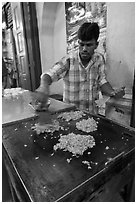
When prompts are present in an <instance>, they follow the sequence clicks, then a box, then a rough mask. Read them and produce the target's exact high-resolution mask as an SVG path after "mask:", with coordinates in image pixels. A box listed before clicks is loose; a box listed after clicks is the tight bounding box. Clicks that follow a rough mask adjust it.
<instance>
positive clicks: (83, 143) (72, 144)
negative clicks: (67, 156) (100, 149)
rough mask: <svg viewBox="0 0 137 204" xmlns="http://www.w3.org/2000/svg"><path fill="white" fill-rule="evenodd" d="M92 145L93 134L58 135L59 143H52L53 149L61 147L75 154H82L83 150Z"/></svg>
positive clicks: (93, 141) (93, 144) (93, 142)
mask: <svg viewBox="0 0 137 204" xmlns="http://www.w3.org/2000/svg"><path fill="white" fill-rule="evenodd" d="M93 146H95V140H94V137H93V136H91V135H80V134H74V133H70V134H68V135H62V136H61V137H60V139H59V143H57V144H56V145H54V150H55V151H56V150H57V149H63V151H69V152H71V153H72V154H73V155H74V156H75V155H83V153H84V151H85V150H87V149H88V148H92V147H93Z"/></svg>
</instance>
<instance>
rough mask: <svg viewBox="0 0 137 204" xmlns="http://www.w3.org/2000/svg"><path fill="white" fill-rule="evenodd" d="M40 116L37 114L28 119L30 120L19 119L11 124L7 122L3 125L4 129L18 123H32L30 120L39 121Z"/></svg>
mask: <svg viewBox="0 0 137 204" xmlns="http://www.w3.org/2000/svg"><path fill="white" fill-rule="evenodd" d="M38 117H39V116H38V115H37V114H36V115H34V116H31V117H28V118H23V119H19V120H15V121H11V122H6V123H3V124H2V127H7V126H10V125H15V124H18V123H21V122H25V121H30V120H33V119H34V120H35V119H37V118H38Z"/></svg>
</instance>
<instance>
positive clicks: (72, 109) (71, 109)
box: [49, 106, 77, 115]
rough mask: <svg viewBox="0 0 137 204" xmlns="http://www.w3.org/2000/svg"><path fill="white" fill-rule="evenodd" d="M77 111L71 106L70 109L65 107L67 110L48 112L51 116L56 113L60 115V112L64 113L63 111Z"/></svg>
mask: <svg viewBox="0 0 137 204" xmlns="http://www.w3.org/2000/svg"><path fill="white" fill-rule="evenodd" d="M75 110H77V108H76V106H72V107H67V108H63V109H60V110H56V111H49V112H50V114H51V115H54V114H57V113H61V112H65V111H75Z"/></svg>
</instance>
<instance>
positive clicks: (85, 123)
mask: <svg viewBox="0 0 137 204" xmlns="http://www.w3.org/2000/svg"><path fill="white" fill-rule="evenodd" d="M76 127H77V129H78V130H82V131H84V132H93V131H95V130H97V122H96V121H95V120H94V119H93V118H88V119H83V120H81V121H79V122H77V123H76Z"/></svg>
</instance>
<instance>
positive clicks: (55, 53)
mask: <svg viewBox="0 0 137 204" xmlns="http://www.w3.org/2000/svg"><path fill="white" fill-rule="evenodd" d="M36 9H37V16H38V26H39V40H40V49H41V62H42V72H46V71H47V70H48V69H49V68H50V67H51V66H52V65H53V64H54V63H55V62H57V61H58V60H59V59H60V58H61V57H63V56H65V55H66V25H65V23H66V22H65V6H64V3H63V2H46V3H45V2H44V3H38V2H37V3H36ZM62 93H63V83H62V80H60V81H59V82H57V83H55V84H52V85H51V94H62Z"/></svg>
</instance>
